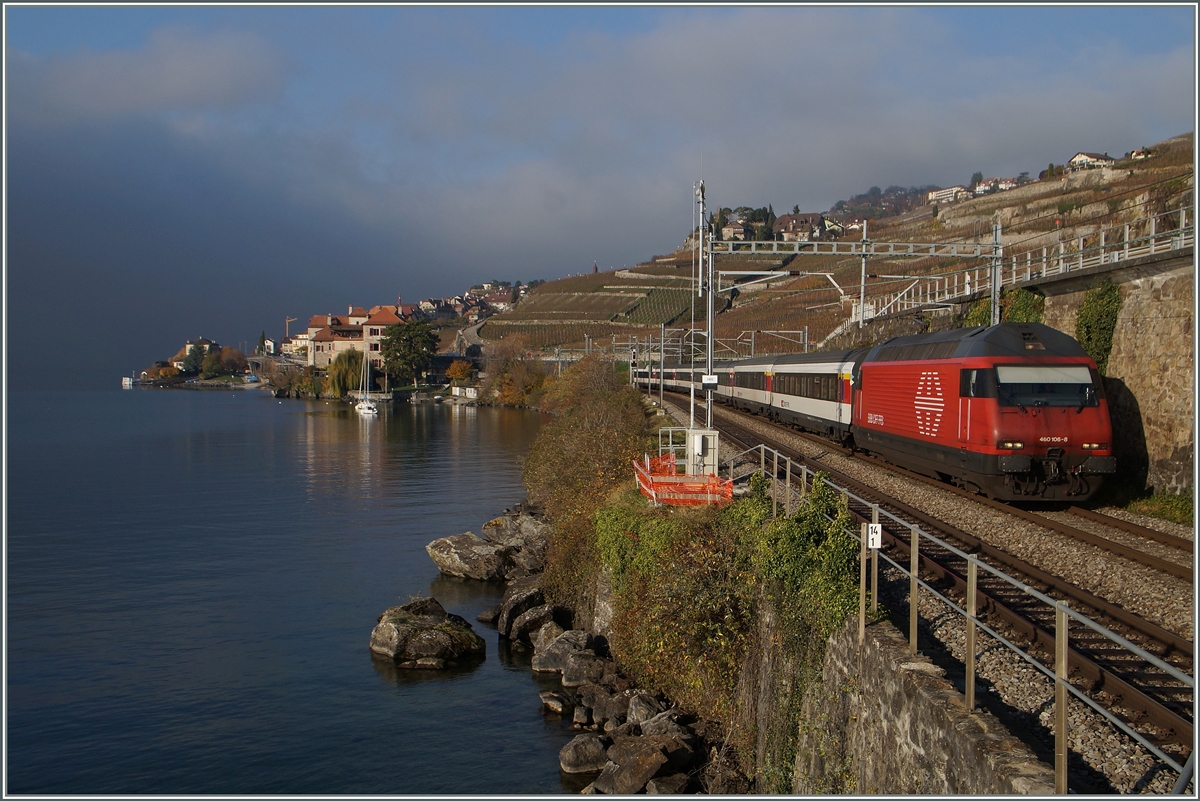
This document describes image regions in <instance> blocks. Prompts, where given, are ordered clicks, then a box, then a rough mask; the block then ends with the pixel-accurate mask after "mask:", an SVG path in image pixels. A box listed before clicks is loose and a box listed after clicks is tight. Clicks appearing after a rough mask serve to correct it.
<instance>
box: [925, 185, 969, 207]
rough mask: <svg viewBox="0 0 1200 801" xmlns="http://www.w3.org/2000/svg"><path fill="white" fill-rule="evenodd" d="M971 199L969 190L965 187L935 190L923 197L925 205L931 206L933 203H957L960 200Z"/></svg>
mask: <svg viewBox="0 0 1200 801" xmlns="http://www.w3.org/2000/svg"><path fill="white" fill-rule="evenodd" d="M970 197H971V190H970V189H967V188H966V187H965V186H951V187H948V188H946V189H935V190H933V191H932V192H928V193H926V195H925V204H926V205H933V204H934V203H957V202H958V201H960V200H967V199H969V198H970Z"/></svg>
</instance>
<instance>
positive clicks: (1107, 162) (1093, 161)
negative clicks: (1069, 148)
mask: <svg viewBox="0 0 1200 801" xmlns="http://www.w3.org/2000/svg"><path fill="white" fill-rule="evenodd" d="M1116 162H1117V160H1116V159H1114V158H1112V157H1111V156H1109V155H1108V154H1107V153H1076V154H1075V155H1074V156H1071V160H1070V161H1068V162H1067V167H1068V168H1069V169H1071V170H1092V169H1095V168H1096V167H1111V166H1112V165H1113V164H1115V163H1116Z"/></svg>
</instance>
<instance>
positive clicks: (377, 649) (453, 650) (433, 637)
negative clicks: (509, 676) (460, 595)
mask: <svg viewBox="0 0 1200 801" xmlns="http://www.w3.org/2000/svg"><path fill="white" fill-rule="evenodd" d="M486 647H487V646H486V645H485V643H484V641H483V639H482V638H481V637H480V636H479V635H478V634H476V633H475V632H474V630H472V628H471V624H470V623H468V622H467V621H466V620H464V619H463V618H461V617H459V616H458V615H452V614H449V613H448V612H446V610H445V609H444V608H443V607H442V605H441V604H440V603H438V602H437V601H436V600H435V599H433V598H419V599H417V600H415V601H411V602H409V603H407V604H404V605H403V606H393V607H392V608H390V609H387V610H385V611H384V613H383V614H381V615H380V616H379V621H378V623H376V624H375V628H374V629H372V630H371V651H372V652H373V653H376V654H379V655H381V656H386V657H389V658H391V659H393V660H395V662H396V663H397V664H398V665H399V666H400V667H413V668H415V667H421V668H442V667H445V666H446V665H448V664H450V663H453V662H457V661H459V660H463V659H468V658H474V657H481V656H483V654H484V651H485V650H486Z"/></svg>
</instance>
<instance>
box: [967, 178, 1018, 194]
mask: <svg viewBox="0 0 1200 801" xmlns="http://www.w3.org/2000/svg"><path fill="white" fill-rule="evenodd" d="M1016 185H1017V179H1016V178H985V179H984V180H982V181H980V182H979V183H978V184H976V185H975V195H976V196H979V195H986V194H987V193H988V192H1007V191H1008V190H1009V189H1012V188H1014V187H1015V186H1016Z"/></svg>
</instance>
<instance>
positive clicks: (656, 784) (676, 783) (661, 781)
mask: <svg viewBox="0 0 1200 801" xmlns="http://www.w3.org/2000/svg"><path fill="white" fill-rule="evenodd" d="M687 786H688V776H687V774H686V773H668V774H667V775H666V776H655V777H654V778H653V779H651V780H650V781H648V782H646V795H678V794H682V793H683V792H684V791H685V790H687Z"/></svg>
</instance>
